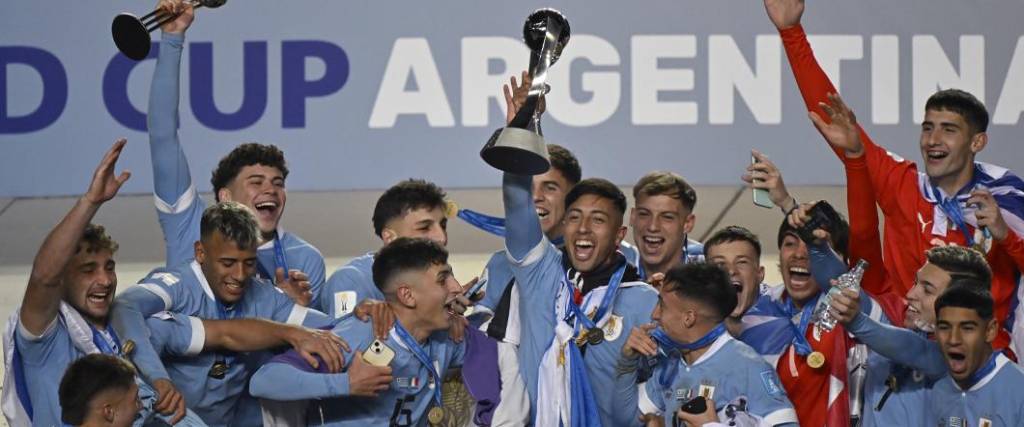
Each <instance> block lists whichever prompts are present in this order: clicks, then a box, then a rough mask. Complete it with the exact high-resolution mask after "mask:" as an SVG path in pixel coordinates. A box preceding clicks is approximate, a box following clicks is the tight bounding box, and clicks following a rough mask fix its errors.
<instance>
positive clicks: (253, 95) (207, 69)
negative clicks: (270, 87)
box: [189, 42, 267, 130]
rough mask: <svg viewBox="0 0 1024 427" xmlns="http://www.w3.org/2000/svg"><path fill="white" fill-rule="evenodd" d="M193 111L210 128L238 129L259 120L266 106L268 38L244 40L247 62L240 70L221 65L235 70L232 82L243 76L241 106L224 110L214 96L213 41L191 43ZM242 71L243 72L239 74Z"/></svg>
mask: <svg viewBox="0 0 1024 427" xmlns="http://www.w3.org/2000/svg"><path fill="white" fill-rule="evenodd" d="M189 48H190V49H192V54H191V56H189V60H190V63H189V71H190V73H191V78H192V80H191V84H190V85H189V94H190V96H191V98H192V112H193V113H194V114H195V115H196V119H197V120H199V122H200V123H202V124H203V125H205V126H206V127H208V128H210V129H217V130H238V129H244V128H247V127H249V126H252V125H253V124H254V123H256V122H257V121H258V120H259V119H260V117H261V116H263V111H264V110H266V109H267V42H245V53H244V61H243V62H244V63H245V65H244V66H243V67H242V70H241V71H240V72H238V71H236V70H237V68H235V67H223V66H222V67H221V72H222V75H223V72H224V71H227V70H231V71H234V72H235V74H236V76H234V78H231V79H229V80H230V81H231V82H232V83H233V82H235V81H237V80H238V77H242V80H243V82H244V83H243V85H242V106H241V107H238V111H235V112H234V113H222V112H221V111H220V110H218V109H217V105H216V104H215V103H214V100H213V44H212V43H192V44H190V45H189ZM238 73H241V74H242V76H237V74H238Z"/></svg>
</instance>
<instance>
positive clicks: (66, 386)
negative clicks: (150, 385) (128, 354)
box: [58, 354, 142, 427]
mask: <svg viewBox="0 0 1024 427" xmlns="http://www.w3.org/2000/svg"><path fill="white" fill-rule="evenodd" d="M58 395H59V396H60V409H61V414H60V417H61V421H62V422H63V423H64V425H71V426H83V427H99V426H111V427H127V426H130V425H132V422H133V420H135V417H136V415H138V414H139V411H141V410H142V402H141V401H140V400H139V386H138V385H137V384H136V383H135V368H134V367H132V365H131V364H130V363H128V361H126V360H124V359H122V358H120V357H116V356H111V355H108V354H90V355H87V356H84V357H82V358H79V359H78V360H76V361H74V362H73V363H72V364H71V366H69V367H68V370H67V371H66V372H64V378H62V379H61V380H60V390H59V392H58Z"/></svg>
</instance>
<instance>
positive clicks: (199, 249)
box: [192, 240, 206, 264]
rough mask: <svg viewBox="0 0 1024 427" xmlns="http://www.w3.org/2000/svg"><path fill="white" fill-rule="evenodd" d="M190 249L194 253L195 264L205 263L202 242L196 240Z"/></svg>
mask: <svg viewBox="0 0 1024 427" xmlns="http://www.w3.org/2000/svg"><path fill="white" fill-rule="evenodd" d="M192 249H193V251H195V257H196V262H197V263H199V264H202V263H203V262H204V261H206V249H204V248H203V242H202V241H201V240H196V242H195V243H194V244H192Z"/></svg>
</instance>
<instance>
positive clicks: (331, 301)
mask: <svg viewBox="0 0 1024 427" xmlns="http://www.w3.org/2000/svg"><path fill="white" fill-rule="evenodd" d="M320 292H321V295H320V306H321V307H323V312H324V313H327V315H328V316H331V317H332V318H334V319H340V318H341V317H343V316H345V315H346V314H349V313H352V311H353V310H355V308H356V305H358V304H359V303H360V302H363V300H365V299H367V298H369V299H374V300H377V301H384V293H383V292H381V291H380V289H379V288H377V285H376V284H374V283H373V252H370V253H368V254H366V255H363V256H360V257H357V258H354V259H352V261H349V263H348V264H345V265H344V266H342V267H341V268H339V269H337V270H335V271H334V273H332V274H331V277H330V278H329V279H327V283H325V284H324V286H323V288H322V289H321V291H320Z"/></svg>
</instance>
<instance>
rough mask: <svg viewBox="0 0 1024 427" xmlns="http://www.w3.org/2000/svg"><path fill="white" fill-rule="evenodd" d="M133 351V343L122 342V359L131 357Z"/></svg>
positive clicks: (129, 341) (128, 341)
mask: <svg viewBox="0 0 1024 427" xmlns="http://www.w3.org/2000/svg"><path fill="white" fill-rule="evenodd" d="M133 351H135V341H132V340H127V341H125V342H124V345H123V346H121V354H122V355H123V356H124V357H128V356H131V355H132V352H133Z"/></svg>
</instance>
